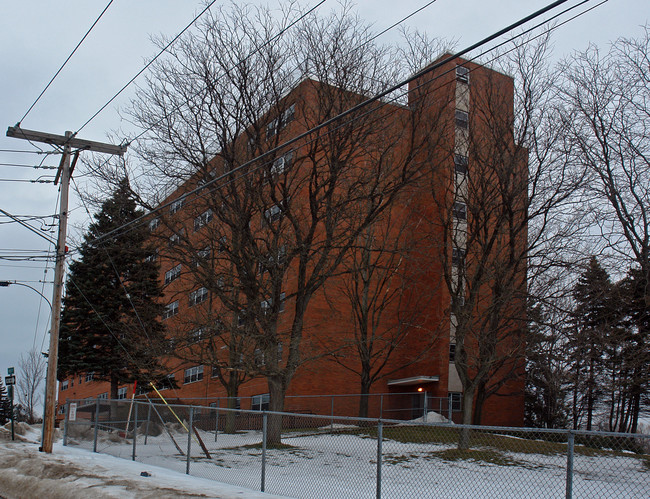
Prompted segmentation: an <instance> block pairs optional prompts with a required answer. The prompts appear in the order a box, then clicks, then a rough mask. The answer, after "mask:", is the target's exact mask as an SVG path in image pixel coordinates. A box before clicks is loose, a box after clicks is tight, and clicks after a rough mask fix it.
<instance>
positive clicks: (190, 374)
mask: <svg viewBox="0 0 650 499" xmlns="http://www.w3.org/2000/svg"><path fill="white" fill-rule="evenodd" d="M202 379H203V366H194V367H190V368H189V369H185V378H184V380H183V383H185V384H187V383H194V382H195V381H201V380H202Z"/></svg>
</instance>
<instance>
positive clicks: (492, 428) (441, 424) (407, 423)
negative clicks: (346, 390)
mask: <svg viewBox="0 0 650 499" xmlns="http://www.w3.org/2000/svg"><path fill="white" fill-rule="evenodd" d="M99 400H100V402H101V403H104V404H108V403H114V402H118V403H125V404H131V403H135V404H140V405H145V406H149V405H151V406H155V407H157V408H159V409H160V408H165V407H171V408H186V409H189V408H195V409H201V410H203V411H218V412H234V413H238V414H250V415H256V416H264V415H277V416H291V417H296V418H310V419H322V420H323V421H327V422H332V421H356V422H361V421H363V422H366V423H375V424H379V423H381V424H388V425H399V426H427V427H440V428H446V429H454V430H463V429H469V430H480V431H501V432H504V431H507V432H513V433H546V434H559V435H569V434H574V435H584V436H598V437H619V438H644V439H647V438H650V435H646V434H643V433H618V432H606V431H594V430H592V431H587V430H570V429H565V428H531V427H518V426H482V425H464V424H455V423H452V422H447V423H444V422H424V421H412V420H404V419H383V418H382V419H377V418H361V417H356V416H333V415H331V414H329V415H327V414H303V413H296V412H277V411H257V410H249V409H228V408H226V407H207V406H196V405H188V404H164V403H161V402H158V401H153V400H147V401H145V400H138V399H135V400H133V401H132V400H127V399H119V400H107V399H99ZM68 402H86V403H88V405H91V404H93V405H94V404H95V403H96V400H92V401H90V400H88V399H82V400H68Z"/></svg>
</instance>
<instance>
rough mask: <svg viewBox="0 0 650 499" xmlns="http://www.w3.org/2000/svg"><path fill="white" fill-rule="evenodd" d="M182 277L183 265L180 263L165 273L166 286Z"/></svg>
mask: <svg viewBox="0 0 650 499" xmlns="http://www.w3.org/2000/svg"><path fill="white" fill-rule="evenodd" d="M180 276H181V264H180V263H179V264H178V265H176V266H175V267H173V268H172V269H170V270H168V271H167V272H165V284H169V283H170V282H172V281H173V280H175V279H178V278H179V277H180Z"/></svg>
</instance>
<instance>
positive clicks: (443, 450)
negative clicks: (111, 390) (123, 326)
mask: <svg viewBox="0 0 650 499" xmlns="http://www.w3.org/2000/svg"><path fill="white" fill-rule="evenodd" d="M427 419H428V418H427ZM169 426H170V430H171V431H172V435H173V437H174V439H175V440H176V443H177V444H178V446H179V448H181V449H182V450H183V451H185V450H186V449H187V444H188V442H187V433H186V432H183V431H182V430H181V428H180V425H176V424H174V425H169ZM412 429H413V427H408V426H405V427H404V428H403V430H402V429H400V427H397V428H393V429H391V430H390V431H389V430H386V431H385V433H384V437H385V440H384V441H383V448H382V453H383V459H382V468H381V473H382V485H381V487H382V497H383V498H387V499H388V498H404V497H473V498H483V497H489V498H494V497H564V494H565V490H566V465H567V458H566V454H565V450H566V445H565V444H548V443H547V442H541V443H539V444H536V443H535V442H532V441H529V440H525V439H523V438H519V439H515V438H513V437H502V438H508V439H509V438H513V440H516V441H517V443H515V444H513V445H505V446H502V448H501V449H499V448H495V447H491V446H490V445H489V443H486V444H485V445H483V446H482V445H477V446H476V448H474V449H473V450H472V451H469V452H467V453H465V454H463V455H462V456H459V455H458V454H457V453H456V445H455V443H454V442H451V441H450V442H449V443H432V442H423V443H418V442H417V439H415V441H408V438H404V439H403V438H398V437H402V436H403V435H400V434H399V432H400V431H404V432H408V431H410V430H412ZM358 430H359V429H358V428H357V429H356V430H353V431H347V429H346V427H344V426H339V425H335V428H334V429H333V431H329V430H326V431H322V432H321V431H319V430H317V429H316V430H305V431H300V432H293V433H285V434H284V435H283V439H282V441H283V444H284V446H285V447H284V448H279V449H268V450H267V451H266V468H265V473H266V474H265V485H266V487H265V490H266V491H267V492H272V493H275V494H281V495H284V496H289V497H306V498H318V497H323V498H356V497H360V498H361V497H368V498H370V497H375V495H376V476H377V440H376V439H375V438H373V437H372V436H371V435H370V434H369V433H365V434H364V432H363V431H358ZM443 431H446V430H443ZM391 432H392V433H391ZM404 435H406V434H404ZM199 436H200V439H201V440H202V441H203V443H204V444H205V445H206V447H207V448H208V451H209V454H210V457H209V458H208V457H207V456H206V455H205V454H204V453H203V452H202V451H201V448H200V446H199V445H198V442H194V441H192V442H191V449H192V450H191V461H190V472H191V474H192V475H193V476H197V477H202V478H209V479H212V480H217V481H219V482H227V483H232V484H235V485H238V486H242V487H246V488H249V489H257V490H259V488H260V483H261V470H262V450H261V447H260V442H261V433H260V432H259V431H254V430H249V431H242V432H238V433H237V434H234V435H229V434H222V433H219V434H218V436H217V440H216V441H215V434H214V432H207V431H199ZM391 437H392V438H391ZM500 438H501V437H500ZM144 440H145V439H144V435H139V436H138V439H137V441H136V455H137V460H138V461H140V462H141V463H143V464H144V466H145V468H146V467H149V466H150V467H153V466H160V467H164V468H168V469H171V470H175V471H177V472H184V471H185V467H186V459H187V458H186V456H184V455H182V454H181V452H179V450H178V449H177V448H176V446H175V445H174V443H173V442H172V439H171V438H170V436H169V434H168V433H166V432H162V433H161V434H159V435H157V436H148V437H147V444H146V445H145V444H144ZM443 440H444V439H443ZM69 444H70V445H71V446H75V447H77V448H80V447H83V448H85V449H92V433H91V432H90V428H89V427H84V426H82V425H79V426H78V427H77V428H75V429H74V430H73V431H71V432H70V435H69ZM546 444H548V445H546ZM513 449H515V450H513ZM519 449H520V450H519ZM97 450H98V451H99V452H100V453H105V454H111V455H113V456H118V457H122V458H125V459H130V458H131V455H132V452H133V441H132V440H131V439H125V438H121V437H119V436H117V435H116V434H115V433H104V432H100V435H99V439H98V449H97ZM91 455H94V454H91ZM573 466H574V472H575V474H574V476H573V492H574V497H589V498H598V497H603V498H608V499H609V498H615V497H626V498H637V497H638V498H645V499H647V498H648V497H650V460H649V459H648V456H640V455H637V454H633V453H631V452H628V453H620V452H619V453H615V452H608V451H602V452H601V451H594V452H591V451H589V452H587V451H582V452H577V453H576V455H575V457H574V462H573ZM138 469H139V468H138Z"/></svg>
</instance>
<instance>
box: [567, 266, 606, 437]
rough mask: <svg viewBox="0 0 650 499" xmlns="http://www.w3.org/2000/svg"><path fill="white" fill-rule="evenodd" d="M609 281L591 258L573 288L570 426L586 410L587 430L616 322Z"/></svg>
mask: <svg viewBox="0 0 650 499" xmlns="http://www.w3.org/2000/svg"><path fill="white" fill-rule="evenodd" d="M612 294H613V291H612V284H611V282H610V279H609V275H608V274H607V271H606V270H605V269H603V268H602V267H601V265H600V263H598V260H597V259H596V257H592V258H591V260H590V261H589V265H588V266H587V268H586V269H585V271H584V272H583V273H582V275H581V276H580V279H579V281H578V283H577V284H576V286H575V288H574V290H573V297H574V299H575V301H576V305H575V309H574V321H573V325H574V328H573V332H572V334H570V335H569V336H570V341H569V345H570V351H571V360H572V362H573V376H572V382H573V426H574V428H575V427H577V426H578V420H579V415H580V414H581V413H582V412H583V411H586V415H587V430H591V429H592V424H593V415H594V406H595V404H596V402H597V401H598V399H599V397H600V395H601V388H602V387H601V385H600V384H599V383H598V379H599V378H600V374H602V371H603V362H604V355H605V350H606V347H607V343H608V341H609V339H610V336H611V334H610V333H611V331H610V328H611V326H612V324H613V323H614V322H615V321H614V317H615V315H616V314H615V310H614V308H613V306H612V305H613V304H612Z"/></svg>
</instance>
